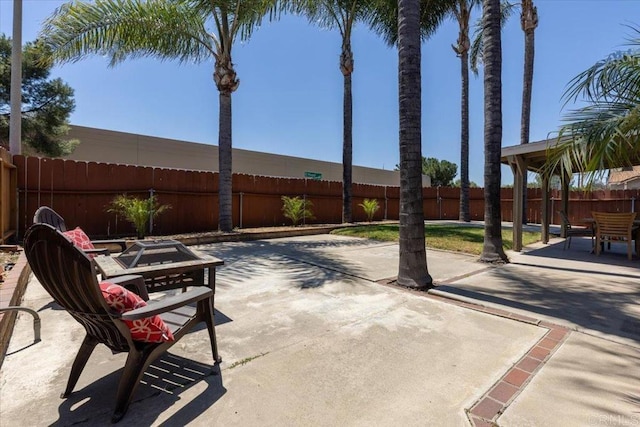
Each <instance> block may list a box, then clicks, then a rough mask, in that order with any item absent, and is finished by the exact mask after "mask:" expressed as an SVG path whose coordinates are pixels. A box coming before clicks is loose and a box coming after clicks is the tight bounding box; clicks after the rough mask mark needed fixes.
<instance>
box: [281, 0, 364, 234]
mask: <svg viewBox="0 0 640 427" xmlns="http://www.w3.org/2000/svg"><path fill="white" fill-rule="evenodd" d="M291 4H292V6H293V7H292V10H293V11H294V12H296V13H303V14H305V15H306V16H307V18H308V19H309V22H312V23H317V24H318V25H320V26H322V27H325V28H330V29H333V28H338V30H339V31H340V36H341V37H342V51H341V53H340V71H341V72H342V75H343V78H344V92H343V93H344V95H343V110H342V121H343V131H342V132H343V133H342V222H352V218H351V195H352V181H353V178H352V165H353V100H352V95H351V75H352V74H353V66H354V61H353V52H352V50H351V32H352V30H353V26H354V24H355V23H356V22H358V21H368V20H369V19H370V15H371V14H372V13H373V11H374V8H373V1H372V0H302V1H292V2H291Z"/></svg>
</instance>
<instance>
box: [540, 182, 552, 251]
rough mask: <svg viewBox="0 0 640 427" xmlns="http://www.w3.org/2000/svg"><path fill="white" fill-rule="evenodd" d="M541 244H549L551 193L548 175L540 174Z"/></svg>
mask: <svg viewBox="0 0 640 427" xmlns="http://www.w3.org/2000/svg"><path fill="white" fill-rule="evenodd" d="M541 178H542V227H541V231H542V236H541V237H542V243H545V244H547V243H549V223H550V222H551V221H550V215H549V214H550V212H551V209H550V205H551V203H550V201H549V196H550V195H551V193H550V192H549V182H550V179H549V175H547V174H542V176H541Z"/></svg>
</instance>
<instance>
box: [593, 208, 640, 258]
mask: <svg viewBox="0 0 640 427" xmlns="http://www.w3.org/2000/svg"><path fill="white" fill-rule="evenodd" d="M591 215H593V219H595V221H596V245H595V246H596V255H600V251H601V250H602V248H603V247H604V243H605V242H607V243H611V242H612V241H620V242H626V243H627V257H628V258H629V259H631V258H632V255H633V249H632V246H631V242H632V241H633V240H634V238H635V237H637V236H635V237H634V232H635V231H636V229H635V228H634V227H633V220H634V219H635V218H636V213H635V212H615V213H610V212H591ZM635 240H636V254H638V249H639V247H640V244H639V243H640V242H639V240H638V239H637V238H636V239H635Z"/></svg>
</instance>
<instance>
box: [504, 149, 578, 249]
mask: <svg viewBox="0 0 640 427" xmlns="http://www.w3.org/2000/svg"><path fill="white" fill-rule="evenodd" d="M556 143H557V139H555V138H553V139H545V140H543V141H537V142H531V143H529V144H520V145H514V146H510V147H503V148H502V153H501V157H500V161H501V162H502V163H503V164H505V165H509V166H510V167H511V171H512V172H513V176H514V180H513V218H514V221H513V249H514V250H515V251H521V250H522V221H516V220H515V219H516V218H522V213H523V209H524V206H523V201H522V183H523V180H524V174H525V173H526V172H527V171H531V172H536V173H540V171H541V170H542V168H543V166H544V164H545V162H546V161H547V150H548V149H549V148H550V147H552V146H553V145H555V144H556ZM573 172H577V171H573ZM541 179H542V227H541V233H542V242H543V243H548V242H549V222H550V218H551V216H550V207H551V203H550V200H549V177H548V176H544V175H541ZM561 206H562V210H564V211H565V212H568V208H569V180H568V179H563V180H562V205H561ZM562 234H563V235H564V229H563V230H562Z"/></svg>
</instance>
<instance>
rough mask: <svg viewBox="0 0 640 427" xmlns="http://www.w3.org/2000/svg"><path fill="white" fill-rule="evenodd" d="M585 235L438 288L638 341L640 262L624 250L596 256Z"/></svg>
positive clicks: (639, 331) (639, 332)
mask: <svg viewBox="0 0 640 427" xmlns="http://www.w3.org/2000/svg"><path fill="white" fill-rule="evenodd" d="M574 240H578V239H574ZM584 240H585V241H584V242H581V243H580V244H579V245H577V247H575V248H574V246H573V244H572V247H571V249H570V250H566V251H565V250H562V246H563V243H560V244H555V245H548V246H545V247H543V248H541V249H536V250H531V251H529V252H526V253H523V254H522V255H519V256H517V257H514V259H513V260H512V263H511V264H508V265H505V266H503V267H497V268H494V269H491V270H488V271H487V272H486V273H485V274H487V275H490V276H491V279H489V280H488V278H487V276H484V275H483V276H482V277H479V276H472V277H468V278H465V279H463V280H460V281H457V282H454V283H447V284H446V285H441V286H438V288H437V289H438V290H441V291H445V292H449V293H452V294H456V295H461V296H465V297H468V298H472V299H475V300H478V301H485V302H489V303H493V304H499V305H502V306H506V307H511V308H515V309H519V310H525V311H528V312H530V313H537V314H540V315H543V316H548V317H552V318H556V319H563V320H567V321H569V322H571V323H574V324H576V325H578V326H580V327H583V328H586V329H592V330H595V331H599V332H603V333H606V334H612V335H615V336H619V337H624V338H627V339H631V340H634V341H637V342H640V306H638V301H640V285H639V284H638V283H640V268H639V267H640V263H639V261H638V260H637V259H634V260H632V261H629V260H628V259H627V258H626V249H625V251H624V253H622V252H617V251H607V253H606V254H603V255H601V256H596V255H594V254H591V253H590V239H588V238H587V239H584Z"/></svg>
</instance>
